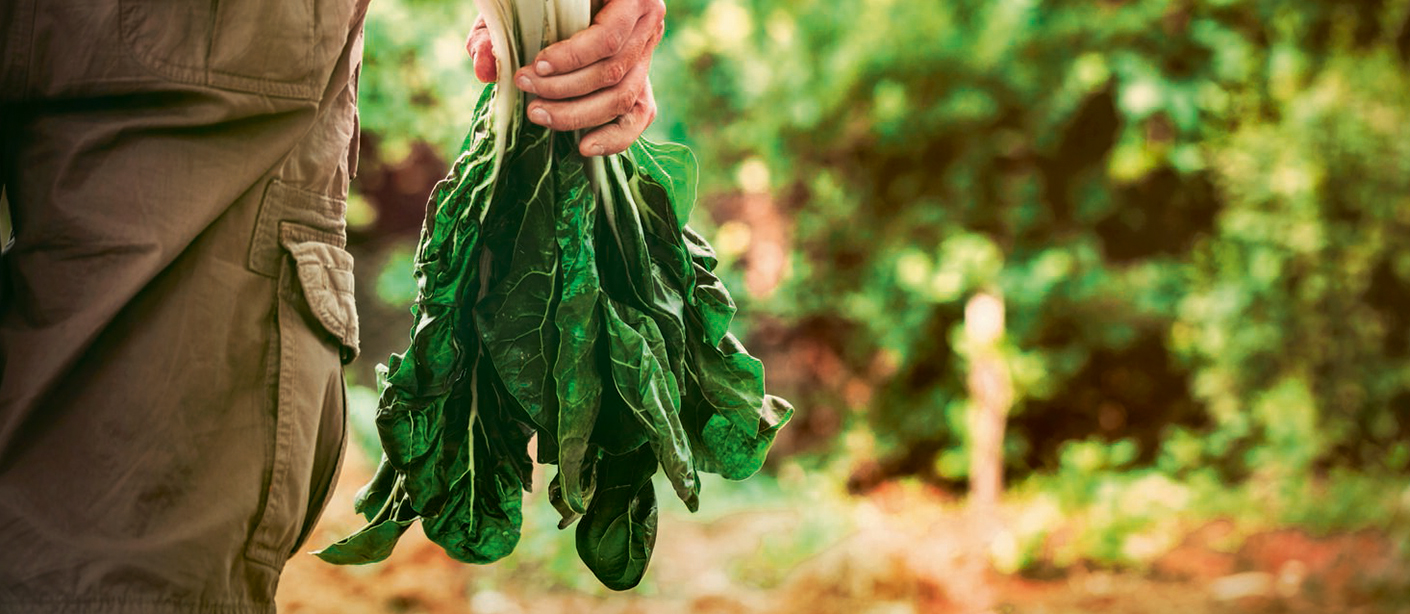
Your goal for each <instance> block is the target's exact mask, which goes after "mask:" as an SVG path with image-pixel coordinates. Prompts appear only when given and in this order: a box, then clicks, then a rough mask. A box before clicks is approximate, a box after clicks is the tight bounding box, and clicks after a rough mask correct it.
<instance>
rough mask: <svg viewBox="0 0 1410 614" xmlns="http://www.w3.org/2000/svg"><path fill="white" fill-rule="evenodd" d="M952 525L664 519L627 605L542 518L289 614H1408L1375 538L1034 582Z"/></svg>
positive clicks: (299, 591) (350, 576) (1215, 534)
mask: <svg viewBox="0 0 1410 614" xmlns="http://www.w3.org/2000/svg"><path fill="white" fill-rule="evenodd" d="M369 474H370V467H368V466H367V464H366V462H365V460H363V459H362V458H361V457H360V456H359V455H355V454H350V455H349V459H348V462H347V463H346V466H345V469H344V474H343V476H342V478H341V481H340V486H339V488H338V491H337V493H336V494H335V495H334V499H333V501H332V502H331V503H330V504H329V509H328V512H327V514H326V515H325V517H324V518H323V520H322V522H321V523H320V525H319V527H318V528H317V529H316V530H315V533H314V537H313V540H312V542H311V543H310V548H313V547H319V546H322V545H324V544H326V543H328V542H330V541H333V540H335V539H337V538H339V537H341V536H343V535H346V534H348V533H349V532H351V531H352V530H354V529H356V528H357V527H359V526H361V519H360V518H359V517H357V516H356V515H355V514H353V513H352V511H351V510H352V497H353V495H354V494H355V492H356V490H357V488H358V487H359V486H360V485H361V484H362V483H363V482H365V480H366V479H367V477H368V475H369ZM537 504H543V505H546V504H544V503H543V502H542V501H539V500H537V499H532V500H530V501H528V502H526V508H531V506H533V505H537ZM945 510H946V508H945V507H942V506H941V502H939V501H935V500H926V498H925V497H924V496H923V495H915V494H906V493H902V492H899V491H896V490H887V489H881V490H879V491H878V492H877V493H876V494H874V495H872V496H870V497H868V498H867V499H863V500H859V501H857V502H856V503H855V509H854V510H853V512H852V518H850V519H849V523H848V526H847V527H846V528H845V529H843V530H832V529H827V527H828V525H827V523H826V522H825V519H823V520H820V519H819V518H818V516H819V514H829V513H831V512H824V511H823V510H810V509H808V507H807V506H806V505H799V506H796V507H792V508H776V509H760V510H745V511H739V512H734V513H729V514H725V515H722V516H717V517H713V518H694V517H688V516H686V515H684V514H682V513H676V512H670V511H667V513H664V514H663V516H662V521H661V529H660V536H661V537H660V540H659V541H658V546H657V551H656V555H655V557H654V559H653V562H652V567H651V570H650V571H649V573H648V575H647V580H646V582H644V583H643V585H642V587H640V588H638V589H637V590H634V591H631V592H628V593H611V592H610V591H606V590H605V589H602V588H601V587H599V586H597V585H596V583H595V581H594V580H593V579H592V577H591V575H590V574H589V573H588V572H587V571H586V570H585V569H584V568H582V566H581V564H580V563H579V562H578V561H576V558H575V554H574V553H573V552H572V537H571V534H569V533H567V532H564V533H559V532H557V531H554V530H553V529H552V527H551V526H543V524H546V523H548V522H551V518H548V517H546V516H545V517H542V518H540V517H531V518H530V520H528V521H526V524H527V526H526V530H525V537H524V542H523V543H521V546H520V551H518V552H516V553H515V554H514V555H513V556H512V557H510V559H507V560H506V561H503V562H501V563H497V564H495V565H492V566H488V567H475V566H469V565H462V564H460V563H457V562H455V561H452V560H450V559H449V558H447V557H446V556H445V555H444V554H443V553H442V552H441V551H440V550H439V548H437V547H436V546H435V545H434V544H431V543H430V542H429V541H427V540H426V539H425V537H424V536H423V535H422V534H421V532H420V530H419V528H413V529H412V530H411V531H410V532H408V534H407V535H406V536H405V537H404V538H403V539H402V541H401V543H400V544H399V545H398V547H397V550H396V552H395V553H394V554H393V555H392V557H391V559H389V560H388V561H386V562H384V563H381V564H377V565H370V566H365V567H337V566H332V565H327V564H324V563H322V562H321V561H319V560H318V559H316V558H314V557H312V556H298V557H295V559H294V560H292V561H291V562H290V563H289V565H288V567H287V569H286V570H285V573H284V578H283V581H282V585H281V587H280V593H279V606H280V611H281V612H283V613H285V614H323V613H328V614H334V613H336V614H374V613H375V614H380V613H385V612H395V613H417V614H421V613H424V614H451V613H454V614H461V613H466V612H475V613H485V614H536V613H540V612H542V613H559V612H570V613H574V614H577V613H582V614H628V613H633V614H634V613H641V614H674V613H689V614H726V613H729V614H733V613H741V614H743V613H759V614H783V613H791V612H800V613H808V614H910V613H932V612H935V613H948V612H955V613H962V612H983V611H986V610H987V611H990V612H995V613H1007V612H1012V613H1034V614H1068V613H1072V614H1076V613H1079V612H1110V613H1116V614H1121V613H1131V614H1136V613H1141V614H1147V613H1149V614H1162V613H1166V612H1168V613H1171V614H1176V613H1178V614H1199V613H1208V614H1225V613H1228V614H1234V613H1244V612H1267V613H1275V612H1277V613H1289V614H1302V613H1307V614H1312V613H1318V614H1320V613H1343V612H1344V613H1347V614H1383V613H1384V614H1402V613H1404V614H1410V591H1407V590H1406V588H1405V587H1406V586H1407V585H1410V584H1406V583H1404V582H1403V581H1404V579H1405V577H1406V576H1407V570H1405V569H1404V568H1403V565H1398V564H1396V559H1395V557H1394V556H1393V553H1392V549H1391V548H1390V546H1389V544H1388V543H1386V541H1385V540H1384V539H1381V538H1378V537H1377V536H1375V535H1374V534H1370V533H1366V534H1357V535H1346V536H1337V537H1333V538H1327V539H1312V538H1309V537H1307V536H1305V535H1304V534H1302V533H1301V532H1298V531H1279V532H1272V533H1266V534H1260V535H1256V536H1253V537H1252V538H1249V539H1247V540H1246V543H1245V544H1244V546H1243V547H1241V548H1239V549H1238V550H1237V551H1235V552H1226V551H1221V550H1218V549H1215V548H1212V547H1211V546H1210V544H1211V543H1213V542H1215V541H1217V540H1218V539H1219V537H1220V531H1221V530H1222V528H1221V527H1222V525H1221V524H1220V523H1210V524H1209V525H1206V526H1204V527H1201V528H1200V529H1199V530H1196V531H1193V532H1191V533H1190V535H1189V537H1188V538H1187V539H1186V540H1185V542H1184V543H1183V544H1181V545H1180V546H1179V547H1177V548H1175V549H1174V551H1172V552H1171V553H1169V554H1167V555H1166V556H1165V557H1163V558H1161V559H1160V560H1159V561H1158V562H1157V564H1156V565H1155V566H1154V567H1153V568H1152V569H1151V570H1149V571H1147V572H1145V573H1136V572H1123V573H1111V572H1103V571H1084V570H1080V569H1078V570H1075V571H1074V570H1068V571H1066V572H1064V575H1063V576H1062V577H1056V578H1053V579H1045V580H1034V579H1024V578H1017V577H1010V576H1001V575H997V574H994V573H992V572H988V571H987V567H988V565H987V562H986V561H984V560H983V559H982V556H980V555H977V554H975V548H974V545H973V543H972V542H973V540H974V539H975V538H976V535H977V532H976V531H975V530H974V528H973V526H972V525H971V524H969V523H968V521H966V520H964V519H963V518H962V517H960V516H959V515H957V513H955V512H951V511H945ZM530 513H532V509H530ZM536 522H538V523H541V524H540V525H539V526H535V523H536ZM818 527H824V528H822V529H819V528H818Z"/></svg>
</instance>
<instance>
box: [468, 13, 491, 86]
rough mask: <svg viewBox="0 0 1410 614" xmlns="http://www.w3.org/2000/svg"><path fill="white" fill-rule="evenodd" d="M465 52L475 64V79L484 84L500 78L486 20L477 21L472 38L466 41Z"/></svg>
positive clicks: (471, 34)
mask: <svg viewBox="0 0 1410 614" xmlns="http://www.w3.org/2000/svg"><path fill="white" fill-rule="evenodd" d="M465 52H466V53H469V54H470V58H471V59H472V60H473V61H474V63H475V78H476V79H479V80H480V81H482V82H484V83H493V82H494V81H495V80H496V79H498V78H499V67H498V66H497V65H496V63H495V58H494V46H493V44H492V43H491V41H490V31H489V28H488V27H486V26H485V18H484V17H481V18H479V19H476V20H475V27H473V28H471V29H470V36H469V37H467V38H466V39H465Z"/></svg>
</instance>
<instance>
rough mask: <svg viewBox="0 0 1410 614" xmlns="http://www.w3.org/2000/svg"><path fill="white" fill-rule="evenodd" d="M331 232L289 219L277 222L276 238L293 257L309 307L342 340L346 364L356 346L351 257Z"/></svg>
mask: <svg viewBox="0 0 1410 614" xmlns="http://www.w3.org/2000/svg"><path fill="white" fill-rule="evenodd" d="M330 234H331V233H326V232H322V231H319V230H315V229H313V228H309V227H307V226H303V225H301V224H294V223H290V222H284V223H282V224H280V226H279V242H280V244H282V245H283V246H284V249H286V250H288V251H289V254H290V255H291V256H293V257H294V267H295V269H296V270H297V271H298V275H299V284H300V285H301V286H303V290H304V297H305V298H306V300H307V301H308V306H309V310H310V311H312V312H313V315H314V317H316V318H318V321H319V322H320V323H322V324H323V327H324V328H326V329H328V332H329V333H332V335H333V336H334V337H337V338H338V341H339V342H341V343H342V345H343V352H342V360H343V364H347V363H349V362H352V361H353V359H354V358H357V355H358V350H359V348H358V327H357V304H356V302H355V301H354V298H353V259H352V254H349V253H348V252H347V250H345V249H343V248H341V247H338V246H337V245H334V244H333V243H332V242H331V241H330V240H329V239H330V238H335V237H330Z"/></svg>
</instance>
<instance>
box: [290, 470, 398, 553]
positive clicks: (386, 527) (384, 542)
mask: <svg viewBox="0 0 1410 614" xmlns="http://www.w3.org/2000/svg"><path fill="white" fill-rule="evenodd" d="M415 520H416V512H415V510H412V509H411V500H410V499H409V498H407V497H406V494H405V492H404V491H402V490H401V488H400V484H398V485H397V486H396V487H394V488H393V491H392V494H391V497H390V498H389V499H388V501H387V502H386V504H385V505H383V506H382V509H381V511H379V512H378V513H377V515H376V516H374V517H373V518H372V519H371V520H369V521H368V523H367V526H364V527H363V528H361V529H359V530H358V531H357V532H356V533H353V534H352V535H349V536H348V537H345V538H343V539H341V540H339V541H337V542H335V543H333V544H331V545H329V546H328V547H326V548H324V549H322V550H319V551H317V552H314V553H313V554H314V555H316V556H317V557H318V558H320V559H323V560H324V561H327V562H329V563H333V564H335V565H365V564H368V563H376V562H379V561H383V560H386V558H387V557H388V556H391V554H392V549H393V548H395V547H396V545H397V540H399V539H401V536H402V534H403V533H405V532H406V529H407V528H408V527H410V526H411V523H412V522H414V521H415Z"/></svg>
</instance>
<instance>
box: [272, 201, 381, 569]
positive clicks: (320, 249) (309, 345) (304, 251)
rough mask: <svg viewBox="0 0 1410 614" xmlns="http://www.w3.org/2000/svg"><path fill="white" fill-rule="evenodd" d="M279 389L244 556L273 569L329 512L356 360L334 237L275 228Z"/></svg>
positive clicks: (289, 226) (300, 227)
mask: <svg viewBox="0 0 1410 614" xmlns="http://www.w3.org/2000/svg"><path fill="white" fill-rule="evenodd" d="M279 239H280V240H279V244H280V245H281V247H282V248H283V250H284V252H285V254H284V258H283V262H282V264H281V266H280V270H279V277H278V284H279V298H278V305H277V312H276V319H277V321H278V329H279V339H278V360H277V368H278V377H277V382H278V390H277V393H276V397H277V402H276V404H275V405H276V407H275V413H274V425H275V426H274V446H273V460H272V462H271V463H270V465H269V466H270V473H269V481H268V488H267V490H266V493H265V501H264V505H263V508H262V511H261V513H260V516H259V519H258V520H257V521H256V524H255V529H254V532H253V534H252V536H251V539H250V542H249V544H248V546H247V548H246V553H245V554H246V557H247V558H248V559H250V560H252V561H255V562H259V563H263V564H266V565H269V566H271V567H275V568H279V567H281V566H282V565H283V564H284V561H285V560H287V559H288V557H289V555H290V554H291V553H293V552H294V551H296V549H297V548H299V547H300V546H301V545H302V544H303V542H304V541H305V540H307V538H308V535H309V532H310V530H311V529H312V527H313V524H314V522H315V521H316V520H317V518H318V516H319V515H320V514H321V513H322V511H323V509H324V507H325V506H326V504H327V500H328V497H329V495H330V494H331V493H332V490H333V484H334V482H335V480H336V479H337V471H338V467H339V466H340V465H341V462H342V455H343V453H344V444H345V439H346V428H347V427H346V403H347V401H346V391H345V389H344V382H343V376H342V365H343V363H344V362H345V361H350V360H352V358H353V357H355V356H356V355H357V345H358V344H357V312H356V308H355V306H354V304H353V298H352V296H353V295H352V291H353V288H352V279H353V277H352V256H351V255H349V254H348V253H347V251H345V250H344V249H343V248H342V235H341V234H340V233H333V232H328V231H326V230H321V229H318V228H314V227H311V226H307V225H304V224H299V223H294V222H289V221H284V222H281V223H280V224H279Z"/></svg>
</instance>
